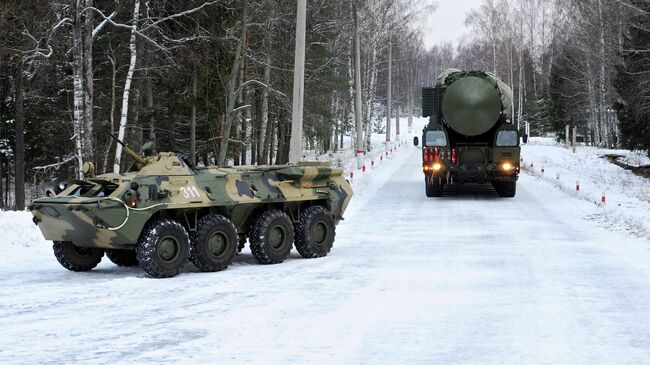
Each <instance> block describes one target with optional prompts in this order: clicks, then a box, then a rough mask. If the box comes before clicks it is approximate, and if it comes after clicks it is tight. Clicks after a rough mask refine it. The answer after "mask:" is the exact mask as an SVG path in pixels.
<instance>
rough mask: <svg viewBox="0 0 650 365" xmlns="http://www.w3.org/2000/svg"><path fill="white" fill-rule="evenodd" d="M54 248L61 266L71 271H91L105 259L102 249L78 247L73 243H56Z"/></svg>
mask: <svg viewBox="0 0 650 365" xmlns="http://www.w3.org/2000/svg"><path fill="white" fill-rule="evenodd" d="M52 248H53V249H54V256H55V257H56V260H57V261H58V262H59V264H61V266H63V267H65V268H66V269H68V270H70V271H90V270H92V269H94V268H95V266H97V264H99V262H100V261H102V257H104V250H103V249H101V248H87V247H78V246H75V245H73V244H72V242H62V241H54V242H53V245H52Z"/></svg>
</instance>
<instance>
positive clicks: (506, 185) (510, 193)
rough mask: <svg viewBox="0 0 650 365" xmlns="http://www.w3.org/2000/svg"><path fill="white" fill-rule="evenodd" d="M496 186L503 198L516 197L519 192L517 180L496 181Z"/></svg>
mask: <svg viewBox="0 0 650 365" xmlns="http://www.w3.org/2000/svg"><path fill="white" fill-rule="evenodd" d="M494 188H495V189H496V191H497V193H498V194H499V196H500V197H502V198H514V197H515V195H516V194H517V182H516V181H499V182H496V183H494Z"/></svg>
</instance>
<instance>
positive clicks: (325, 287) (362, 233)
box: [0, 129, 650, 365]
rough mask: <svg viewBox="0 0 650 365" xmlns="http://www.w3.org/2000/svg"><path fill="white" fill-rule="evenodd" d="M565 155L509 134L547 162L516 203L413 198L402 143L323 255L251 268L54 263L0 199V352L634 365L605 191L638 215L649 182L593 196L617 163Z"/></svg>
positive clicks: (648, 324)
mask: <svg viewBox="0 0 650 365" xmlns="http://www.w3.org/2000/svg"><path fill="white" fill-rule="evenodd" d="M416 130H417V129H416ZM404 139H405V140H407V138H404ZM565 152H566V151H564V150H563V149H562V148H561V147H558V146H555V147H553V146H543V145H541V144H535V145H529V146H525V147H524V160H525V161H527V162H530V161H533V160H535V162H536V165H535V166H537V163H545V164H546V165H545V169H547V171H546V172H545V175H544V177H539V176H538V175H537V174H536V173H535V174H533V172H530V171H529V172H527V173H525V174H522V176H521V179H520V182H519V184H518V195H517V197H516V198H515V199H501V198H498V197H497V196H496V194H495V193H494V192H493V191H492V190H491V189H489V188H487V187H479V188H478V189H473V188H470V187H468V188H456V189H453V190H451V191H448V192H447V194H446V196H445V197H443V198H439V199H427V198H425V196H424V185H423V178H422V173H421V166H420V152H419V150H418V149H416V148H413V147H412V146H411V145H410V144H408V145H405V146H402V147H401V148H400V149H399V150H398V152H396V153H393V154H391V155H390V157H389V158H388V159H387V160H386V159H385V160H384V161H382V164H381V165H379V166H377V168H376V169H375V170H372V171H368V172H367V173H366V174H365V175H360V176H358V177H357V176H355V181H354V182H353V184H354V187H355V194H356V195H355V197H354V198H353V200H352V203H351V206H350V208H349V210H348V212H347V214H346V220H345V221H343V222H342V223H341V224H340V225H339V227H338V230H337V240H336V243H335V247H334V249H333V251H332V253H331V254H330V256H328V257H326V258H322V259H317V260H306V259H302V258H300V257H299V256H298V255H297V254H296V253H295V252H293V253H292V255H291V258H290V259H289V260H287V261H286V262H285V263H283V264H280V265H273V266H263V265H257V264H256V263H255V260H254V259H253V257H252V255H251V254H250V252H249V251H248V250H245V252H244V253H243V254H242V255H240V256H238V257H237V258H236V262H235V264H234V265H233V266H232V267H231V268H229V269H228V270H226V271H224V272H219V273H212V274H208V273H197V272H194V270H192V269H191V268H189V270H188V271H189V272H187V273H184V274H181V275H179V276H178V277H175V278H172V279H166V280H155V279H148V278H146V277H145V276H144V274H143V273H142V272H141V271H140V270H139V269H137V268H134V269H124V268H118V267H116V266H114V265H112V264H110V263H109V262H102V263H101V264H100V266H99V267H98V268H97V269H96V270H93V271H92V272H89V273H72V272H68V271H66V270H65V269H63V268H61V267H60V266H59V264H58V263H57V262H56V260H55V259H54V257H53V255H52V253H51V250H50V247H49V245H48V244H47V243H46V242H44V241H42V238H40V237H39V235H38V231H37V230H36V229H35V227H33V224H32V223H31V220H30V217H29V215H28V214H25V213H2V214H0V234H2V236H3V240H2V241H0V248H2V252H3V255H1V256H0V364H14V363H16V364H41V363H52V364H59V363H66V364H71V363H79V364H90V363H92V364H95V363H97V364H114V363H151V364H159V363H175V364H196V363H215V364H571V365H574V364H589V365H591V364H648V363H650V306H649V305H648V303H650V252H649V251H648V249H649V248H650V240H649V239H648V237H647V236H645V235H643V234H639V231H635V230H633V229H629V227H627V228H623V227H621V229H612V224H616V222H617V221H616V220H617V219H619V216H618V215H619V214H624V213H625V209H624V207H625V205H624V204H622V205H621V207H620V208H616V207H618V202H617V199H623V198H625V199H630V200H626V203H625V204H629V207H630V208H631V209H634V213H632V212H631V213H629V214H630V216H632V217H636V218H639V219H641V218H642V217H647V215H648V214H649V213H648V209H647V208H646V209H645V213H644V212H643V209H644V208H643V207H644V205H643V204H647V203H646V202H637V203H635V204H636V205H634V204H633V202H634V201H633V200H632V197H633V196H635V195H636V194H637V193H636V192H637V191H642V189H643V188H644V187H645V188H647V187H648V182H647V181H641V180H640V181H637V180H633V179H632V180H630V181H631V182H630V185H631V187H630V188H629V189H620V191H619V190H616V191H617V193H613V192H614V190H613V189H611V190H609V191H610V192H612V193H610V195H611V196H610V195H608V197H607V198H608V201H607V204H606V206H605V207H599V206H597V205H596V204H595V203H594V202H592V200H593V199H592V198H593V197H592V195H593V194H596V195H599V194H600V191H599V190H601V187H600V185H594V186H595V187H594V188H593V189H594V190H593V191H590V190H589V189H590V188H589V186H590V183H589V181H591V180H592V179H594V180H595V182H594V184H600V183H602V181H601V180H603V181H604V180H606V179H614V180H616V179H623V178H627V177H626V176H625V174H626V172H624V171H623V170H620V169H619V170H620V171H618V172H616V171H614V170H612V171H609V165H607V162H605V161H604V160H603V163H604V165H602V166H601V165H597V163H598V161H599V160H598V159H593V160H592V158H591V157H589V156H591V155H592V153H590V152H584V154H582V152H581V153H580V154H582V156H583V157H582V160H580V159H577V158H578V157H577V156H576V157H575V158H576V159H577V160H575V161H574V160H573V158H574V157H573V156H572V155H568V156H567V155H566V154H567V153H568V152H566V153H565ZM580 154H579V155H580ZM541 158H546V159H547V160H542V159H541ZM580 161H582V162H580ZM589 166H592V167H594V169H595V171H596V172H592V169H591V168H589ZM595 166H598V167H597V168H595ZM611 166H613V165H611ZM535 168H536V167H535ZM555 170H557V172H559V173H560V174H561V179H560V181H564V180H565V175H567V176H566V179H567V180H569V181H568V182H566V183H563V184H566V185H567V186H569V185H571V181H570V179H573V177H572V176H571V175H570V174H576V175H580V178H581V179H582V180H583V182H582V183H583V186H584V187H583V189H584V194H586V195H585V196H583V195H577V196H575V195H574V194H572V193H571V192H570V191H568V190H569V189H568V188H563V187H562V186H563V185H561V184H559V183H557V181H556V180H555V177H556V175H555V174H556V173H557V172H555ZM600 170H603V171H606V172H603V173H602V174H603V176H604V177H603V178H602V179H598V176H600V175H599V172H598V171H600ZM547 176H552V179H549V178H548V177H547ZM574 180H575V179H574ZM616 181H618V180H616ZM573 183H575V181H573ZM590 194H591V195H590ZM612 194H613V195H612ZM616 194H620V197H621V198H618V197H617V195H616ZM596 198H598V199H599V198H600V197H599V196H598V197H596ZM603 212H611V213H603ZM625 214H627V213H625ZM594 217H597V218H594ZM610 218H611V219H613V221H610ZM610 222H614V223H610Z"/></svg>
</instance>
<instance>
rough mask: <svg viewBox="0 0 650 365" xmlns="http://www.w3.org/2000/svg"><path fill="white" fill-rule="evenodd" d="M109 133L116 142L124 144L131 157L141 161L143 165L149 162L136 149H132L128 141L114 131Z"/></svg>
mask: <svg viewBox="0 0 650 365" xmlns="http://www.w3.org/2000/svg"><path fill="white" fill-rule="evenodd" d="M108 135H109V136H111V137H112V138H113V139H114V140H115V142H117V143H119V144H120V145H122V147H124V152H126V154H127V155H129V156H131V158H132V159H134V160H135V162H137V163H139V164H140V165H141V166H144V165H146V164H147V161H145V159H144V158H142V156H140V155H139V154H138V153H136V152H135V151H134V150H132V149H130V148H129V146H128V145H127V144H126V143H124V142H122V141H121V140H120V139H119V138H117V137H115V135H114V134H113V133H109V134H108Z"/></svg>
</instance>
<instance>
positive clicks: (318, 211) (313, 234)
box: [294, 206, 336, 259]
mask: <svg viewBox="0 0 650 365" xmlns="http://www.w3.org/2000/svg"><path fill="white" fill-rule="evenodd" d="M295 227H296V229H295V231H294V232H295V244H296V249H297V250H298V252H299V253H300V255H301V256H302V257H305V258H308V259H312V258H316V257H324V256H327V254H328V253H329V252H330V250H331V249H332V245H333V244H334V236H335V235H336V228H335V225H334V219H333V218H332V214H331V213H330V212H329V211H328V210H327V209H325V208H323V207H320V206H315V207H310V208H307V209H305V210H303V211H302V213H300V220H299V221H298V223H297V224H296V226H295Z"/></svg>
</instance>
